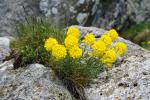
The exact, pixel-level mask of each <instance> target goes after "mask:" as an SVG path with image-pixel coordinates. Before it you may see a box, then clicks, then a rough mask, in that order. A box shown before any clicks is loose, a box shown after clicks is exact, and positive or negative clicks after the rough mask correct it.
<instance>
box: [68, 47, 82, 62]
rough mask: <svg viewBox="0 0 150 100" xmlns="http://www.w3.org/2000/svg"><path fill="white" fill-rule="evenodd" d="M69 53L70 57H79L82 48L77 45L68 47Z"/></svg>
mask: <svg viewBox="0 0 150 100" xmlns="http://www.w3.org/2000/svg"><path fill="white" fill-rule="evenodd" d="M69 55H70V57H72V58H74V59H75V58H80V57H81V56H82V49H80V48H79V47H74V48H71V49H69Z"/></svg>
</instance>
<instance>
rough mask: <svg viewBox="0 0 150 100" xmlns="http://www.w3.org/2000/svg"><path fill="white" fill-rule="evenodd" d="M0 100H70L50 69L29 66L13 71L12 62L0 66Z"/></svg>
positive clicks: (68, 94) (34, 65)
mask: <svg viewBox="0 0 150 100" xmlns="http://www.w3.org/2000/svg"><path fill="white" fill-rule="evenodd" d="M0 76H1V77H0V90H1V91H0V99H1V100H18V99H19V100H72V96H71V95H70V93H69V92H68V91H67V90H66V89H65V88H64V86H62V84H61V82H60V81H59V80H58V79H57V77H55V75H54V73H53V72H52V70H51V69H49V68H46V67H44V66H43V65H40V64H31V65H29V66H27V67H25V68H19V69H16V70H14V69H13V64H12V61H7V62H4V63H3V64H1V65H0Z"/></svg>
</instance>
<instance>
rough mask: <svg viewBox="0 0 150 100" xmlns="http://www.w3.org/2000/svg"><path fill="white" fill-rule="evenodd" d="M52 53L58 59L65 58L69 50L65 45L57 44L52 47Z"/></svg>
mask: <svg viewBox="0 0 150 100" xmlns="http://www.w3.org/2000/svg"><path fill="white" fill-rule="evenodd" d="M52 55H53V56H54V57H55V58H56V60H57V61H58V60H60V59H63V58H65V57H66V56H67V50H66V48H65V46H64V45H60V44H57V45H55V46H54V47H53V48H52Z"/></svg>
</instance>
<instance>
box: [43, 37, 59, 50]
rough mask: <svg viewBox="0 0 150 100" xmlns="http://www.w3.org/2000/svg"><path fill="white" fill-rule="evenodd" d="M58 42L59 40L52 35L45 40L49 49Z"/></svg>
mask: <svg viewBox="0 0 150 100" xmlns="http://www.w3.org/2000/svg"><path fill="white" fill-rule="evenodd" d="M56 44H58V42H57V40H56V39H54V38H51V37H50V38H48V39H47V40H46V41H45V45H44V47H45V48H46V50H47V51H51V50H52V47H53V46H54V45H56Z"/></svg>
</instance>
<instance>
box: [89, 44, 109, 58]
mask: <svg viewBox="0 0 150 100" xmlns="http://www.w3.org/2000/svg"><path fill="white" fill-rule="evenodd" d="M91 47H92V49H93V50H94V51H93V55H94V56H102V55H103V54H104V52H105V50H106V45H105V43H104V42H103V41H96V42H95V43H94V44H93V45H92V46H91Z"/></svg>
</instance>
